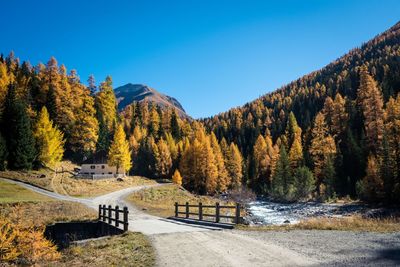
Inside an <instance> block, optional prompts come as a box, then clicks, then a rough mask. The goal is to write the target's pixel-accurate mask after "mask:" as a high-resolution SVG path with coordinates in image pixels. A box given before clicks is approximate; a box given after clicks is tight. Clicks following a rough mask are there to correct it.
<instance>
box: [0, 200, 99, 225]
mask: <svg viewBox="0 0 400 267" xmlns="http://www.w3.org/2000/svg"><path fill="white" fill-rule="evenodd" d="M0 208H1V211H0V213H1V214H2V215H4V216H6V217H7V218H9V219H10V220H11V221H12V222H13V223H18V224H19V225H22V226H24V225H25V226H27V227H30V226H34V227H37V228H40V227H44V226H45V225H47V224H51V223H54V222H65V221H86V220H92V219H96V218H97V212H96V211H95V210H93V209H90V208H88V207H86V206H84V205H82V204H79V203H75V202H65V201H46V202H37V203H31V202H26V203H14V204H3V205H0Z"/></svg>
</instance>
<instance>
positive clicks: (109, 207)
mask: <svg viewBox="0 0 400 267" xmlns="http://www.w3.org/2000/svg"><path fill="white" fill-rule="evenodd" d="M111 209H112V208H111V205H108V224H111Z"/></svg>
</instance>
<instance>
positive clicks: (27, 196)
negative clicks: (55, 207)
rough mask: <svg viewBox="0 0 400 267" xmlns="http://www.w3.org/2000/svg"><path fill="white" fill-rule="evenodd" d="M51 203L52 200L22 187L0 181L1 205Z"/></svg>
mask: <svg viewBox="0 0 400 267" xmlns="http://www.w3.org/2000/svg"><path fill="white" fill-rule="evenodd" d="M40 201H51V198H49V197H46V196H44V195H41V194H38V193H35V192H32V191H30V190H28V189H25V188H24V187H22V186H19V185H16V184H12V183H8V182H6V181H1V180H0V204H2V203H3V204H4V203H17V202H40Z"/></svg>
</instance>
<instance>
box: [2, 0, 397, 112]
mask: <svg viewBox="0 0 400 267" xmlns="http://www.w3.org/2000/svg"><path fill="white" fill-rule="evenodd" d="M0 7H1V9H0V10H1V11H2V12H1V13H2V20H1V21H2V31H1V34H0V36H1V37H0V52H2V53H3V54H8V53H9V51H11V50H13V51H14V52H15V54H16V56H18V57H19V58H20V59H21V60H29V61H30V62H31V63H32V64H34V65H36V64H37V63H38V62H44V63H45V62H47V60H48V59H49V58H50V56H55V57H56V58H57V60H58V62H59V63H64V64H65V65H66V66H67V68H68V69H77V70H78V74H79V75H80V77H81V80H82V81H86V80H87V77H88V76H89V74H91V73H92V74H94V75H95V77H96V80H97V82H100V81H102V80H104V78H105V76H106V75H108V74H109V75H111V76H112V77H113V80H114V87H117V86H120V85H123V84H125V83H128V82H131V83H143V84H147V85H149V86H151V87H154V88H155V89H157V90H159V91H161V92H163V93H165V94H168V95H171V96H174V97H175V98H177V99H178V100H179V101H180V102H181V103H182V105H183V106H184V108H185V109H186V111H187V112H188V113H189V114H190V115H191V116H193V117H195V118H199V117H207V116H211V115H214V114H216V113H219V112H223V111H226V110H228V109H229V108H231V107H235V106H239V105H243V104H245V103H246V102H248V101H251V100H253V99H255V98H257V97H259V96H260V95H263V94H265V93H267V92H270V91H273V90H275V89H276V88H278V87H280V86H282V85H284V84H286V83H289V82H290V81H292V80H294V79H296V78H298V77H301V76H302V75H304V74H307V73H309V72H311V71H313V70H317V69H319V68H321V67H323V66H325V65H326V64H328V63H329V62H331V61H332V60H335V59H336V58H338V57H340V56H341V55H343V54H344V53H346V52H347V51H349V50H350V49H352V48H354V47H358V46H360V45H361V44H362V43H363V42H365V41H368V40H369V39H370V38H372V37H374V36H375V35H377V34H378V33H380V32H382V31H384V30H386V29H387V28H389V27H390V26H392V25H393V24H395V23H396V22H398V21H399V20H400V1H396V0H393V1H392V0H385V1H382V0H377V1H372V0H370V1H368V0H364V1H358V0H354V1H349V0H348V1H328V0H314V1H313V0H310V1H261V0H260V1H256V0H254V1H250V0H247V1H245V0H243V1H235V0H198V1H195V0H182V1H175V0H169V1H167V0H165V1H151V0H147V1H146V0H143V1H119V0H115V1H96V2H95V1H83V0H81V1H50V0H48V1H40V0H39V1H28V0H27V1H17V0H16V1H5V0H4V1H2V2H1V3H0Z"/></svg>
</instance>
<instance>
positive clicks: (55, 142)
mask: <svg viewBox="0 0 400 267" xmlns="http://www.w3.org/2000/svg"><path fill="white" fill-rule="evenodd" d="M87 82H88V85H87V86H86V85H84V84H83V83H82V82H81V81H80V78H79V76H78V74H77V72H76V71H75V70H71V71H70V72H69V73H67V69H66V67H65V66H64V65H61V66H59V65H58V62H57V61H56V59H55V58H54V57H52V58H51V59H50V60H49V61H48V62H47V64H46V65H44V64H41V63H40V64H38V65H37V66H36V67H32V66H31V65H30V64H29V63H28V62H23V63H22V64H20V62H19V60H18V59H17V58H15V57H14V55H13V53H11V54H10V55H9V56H8V57H6V58H4V57H3V56H1V57H0V95H1V98H0V121H1V126H2V127H1V131H0V169H2V170H4V169H12V170H20V169H24V170H29V169H32V168H39V167H41V166H48V167H55V166H56V165H57V163H59V162H60V161H61V160H62V159H63V158H67V159H70V160H73V161H75V162H77V163H80V162H82V161H84V160H86V159H90V158H95V157H103V156H104V155H106V156H105V160H107V162H108V163H109V164H110V165H111V166H116V167H117V172H118V171H120V170H121V171H122V170H123V171H126V172H129V173H131V174H136V175H143V176H146V177H150V178H166V179H170V178H171V177H172V176H173V177H174V181H176V182H177V183H179V184H183V186H185V187H186V188H188V189H190V190H193V191H195V192H198V193H202V194H215V193H217V192H225V191H227V190H228V189H235V188H238V187H239V186H240V185H241V181H242V155H241V153H240V151H239V149H238V147H237V146H236V145H235V144H234V143H232V142H231V143H227V142H226V141H225V140H222V141H221V142H219V141H218V140H217V138H216V136H215V135H214V134H213V133H207V132H206V130H205V128H204V127H203V126H202V124H201V123H199V122H197V121H194V120H191V119H188V118H181V117H179V115H178V113H177V111H176V110H175V109H174V108H161V107H159V106H157V105H155V104H154V103H152V102H135V103H132V104H131V105H129V106H127V107H126V108H125V109H124V110H123V111H122V112H118V109H117V100H116V97H115V94H114V90H113V84H112V78H111V77H107V78H106V79H105V81H104V82H101V83H100V85H99V86H97V85H96V82H95V79H94V77H93V76H90V77H89V78H88V81H87Z"/></svg>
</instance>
